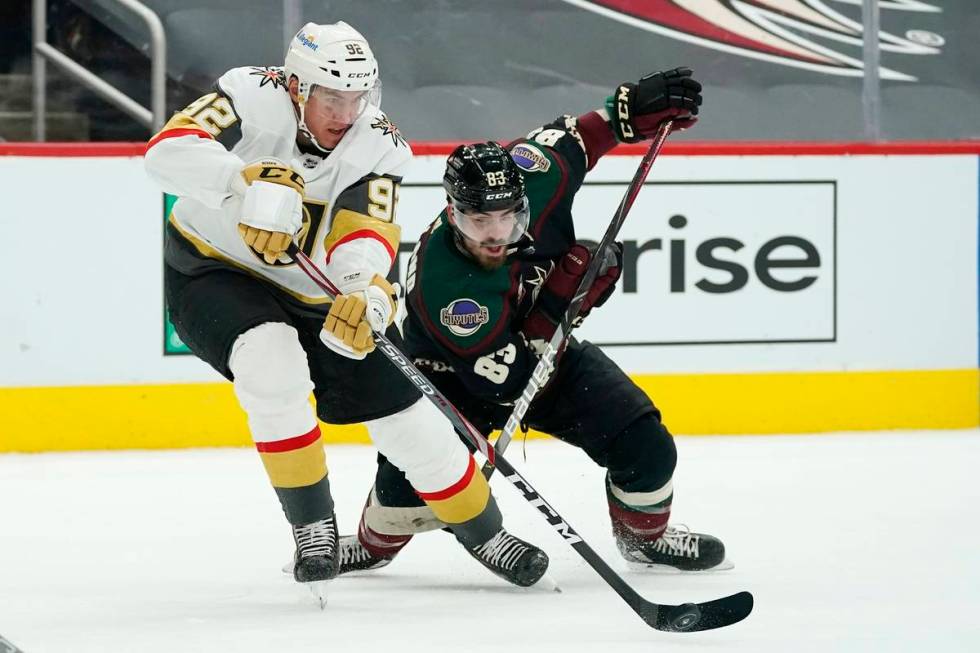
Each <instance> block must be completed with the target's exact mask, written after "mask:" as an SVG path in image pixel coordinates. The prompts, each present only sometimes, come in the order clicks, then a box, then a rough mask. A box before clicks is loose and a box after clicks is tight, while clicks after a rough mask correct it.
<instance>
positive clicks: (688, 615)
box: [633, 592, 754, 633]
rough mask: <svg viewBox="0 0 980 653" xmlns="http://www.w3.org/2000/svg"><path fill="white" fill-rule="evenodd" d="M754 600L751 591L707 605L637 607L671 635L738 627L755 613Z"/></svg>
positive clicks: (652, 623) (647, 603)
mask: <svg viewBox="0 0 980 653" xmlns="http://www.w3.org/2000/svg"><path fill="white" fill-rule="evenodd" d="M753 605H754V600H753V598H752V595H751V594H750V593H749V592H739V593H737V594H732V595H731V596H726V597H724V598H721V599H715V600H714V601H708V602H706V603H684V604H682V605H658V604H656V603H652V602H651V601H647V600H645V599H644V600H643V603H642V604H641V605H640V606H634V608H633V609H634V610H636V612H637V614H639V615H640V618H641V619H643V621H645V622H646V623H647V624H648V625H650V626H653V627H654V628H656V629H657V630H662V631H664V632H668V633H694V632H697V631H699V630H714V629H715V628H724V627H725V626H731V625H732V624H737V623H738V622H739V621H741V620H742V619H745V618H746V617H747V616H749V614H751V613H752V606H753Z"/></svg>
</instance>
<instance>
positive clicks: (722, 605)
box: [287, 243, 752, 632]
mask: <svg viewBox="0 0 980 653" xmlns="http://www.w3.org/2000/svg"><path fill="white" fill-rule="evenodd" d="M287 253H288V254H289V255H290V256H291V257H292V258H293V260H294V261H295V262H296V263H297V264H298V265H299V267H300V269H301V270H302V271H303V272H304V273H306V275H307V276H309V278H310V279H311V280H312V281H313V282H314V283H316V284H317V285H318V286H320V288H321V289H322V290H323V291H324V292H325V293H326V294H327V295H328V297H330V299H333V298H334V297H335V296H336V295H337V294H339V293H338V290H337V286H335V285H334V284H333V283H332V282H331V281H330V279H328V278H327V276H326V275H325V274H323V272H322V271H321V270H320V269H319V268H318V267H317V266H316V264H315V263H313V261H311V260H310V258H309V257H308V256H307V255H306V254H305V253H304V252H302V251H301V250H300V249H299V248H298V247H297V246H296V244H295V243H291V244H290V246H289V248H288V250H287ZM374 339H375V345H376V346H377V348H378V349H379V350H380V351H381V352H382V353H383V354H384V355H385V357H387V358H388V360H389V361H390V362H391V364H392V365H394V366H395V367H396V368H397V369H398V371H399V372H401V373H402V374H403V375H404V376H405V378H407V379H408V380H409V381H411V382H412V384H414V385H415V387H416V388H418V389H419V390H420V391H421V392H422V394H424V395H425V396H426V397H427V398H428V399H429V400H430V401H432V403H433V404H435V406H436V408H438V409H439V410H440V411H441V412H442V414H443V415H445V416H446V418H447V419H449V421H450V422H451V423H452V424H453V426H454V427H455V428H456V430H457V431H458V432H459V433H460V434H462V435H463V437H465V438H466V439H467V440H469V441H470V443H471V444H472V445H473V446H474V447H475V448H476V449H477V450H478V451H480V452H481V453H482V454H483V455H484V456H486V457H487V460H488V461H490V462H491V463H494V466H495V467H497V468H499V469H500V471H501V473H502V474H503V476H504V478H506V479H507V480H508V481H509V482H510V483H511V485H513V486H514V489H516V490H517V491H518V492H520V493H521V495H522V496H523V497H524V499H525V500H526V501H527V502H528V503H530V504H531V505H532V506H534V507H535V508H537V509H538V512H540V513H541V514H542V515H543V516H544V518H545V520H546V521H547V522H548V523H549V524H550V525H551V527H552V528H553V529H554V530H555V531H557V533H558V534H559V535H561V537H562V539H564V540H565V542H566V543H567V544H568V545H569V546H571V547H572V548H573V549H575V552H576V553H578V554H579V555H580V556H581V557H582V559H583V560H585V561H586V562H587V563H588V564H589V566H590V567H592V569H593V570H594V571H595V572H596V573H597V574H599V576H600V577H601V578H602V580H604V581H605V582H606V584H607V585H609V587H611V588H612V589H613V590H614V591H615V592H616V593H617V594H619V596H620V598H622V599H623V600H624V601H625V602H626V604H627V605H629V606H630V608H632V609H633V611H634V612H636V613H637V614H638V615H639V616H640V618H641V619H643V621H644V622H645V623H646V624H647V625H649V626H652V627H653V628H656V629H657V630H662V631H664V632H690V631H696V630H709V629H712V628H722V627H724V626H729V625H731V624H734V623H737V622H739V621H741V620H742V619H744V618H745V617H747V616H748V615H749V613H750V612H751V611H752V595H751V594H749V593H748V592H740V593H738V594H735V595H733V596H728V597H725V598H722V599H718V600H716V601H709V602H707V603H685V604H683V605H661V604H657V603H653V602H652V601H648V600H646V599H644V598H643V597H642V596H640V595H639V594H638V593H637V592H636V590H634V589H633V588H632V587H631V586H630V585H629V583H627V582H626V581H625V580H623V578H622V577H621V576H620V575H619V574H617V573H616V572H615V571H613V569H612V567H610V566H609V565H608V564H607V563H606V561H605V560H603V559H602V558H601V557H600V556H599V554H598V553H596V552H595V551H594V550H593V549H592V547H590V546H589V545H588V544H587V543H586V542H585V540H583V539H582V537H581V536H580V535H579V534H578V533H576V532H575V529H573V528H572V526H571V524H569V523H568V522H566V521H565V519H564V518H563V517H562V516H561V515H560V514H558V511H556V510H555V509H554V508H552V507H551V505H549V504H548V502H547V501H546V500H545V499H544V497H542V496H541V495H540V494H538V491H537V490H535V489H534V488H533V487H532V486H531V484H530V483H529V482H528V480H527V479H526V478H524V476H523V475H522V474H521V473H520V472H518V471H517V470H516V469H514V467H513V465H511V464H510V462H508V461H507V459H506V458H504V457H503V456H498V455H496V453H495V451H494V449H493V446H492V445H491V444H490V443H489V442H488V441H487V439H486V436H484V435H483V434H482V433H480V431H479V430H477V429H476V427H474V426H473V425H472V424H470V422H469V421H468V420H467V419H466V417H464V416H463V414H462V413H460V412H459V410H457V409H456V407H455V406H453V404H452V403H451V402H450V401H449V400H448V399H446V397H445V396H444V395H443V394H442V393H441V392H439V389H438V388H436V387H435V385H433V384H432V383H430V382H429V380H428V379H426V378H425V375H424V374H422V372H420V371H419V369H418V368H417V367H415V365H414V363H412V361H411V360H410V359H409V358H408V357H407V356H406V355H405V354H403V353H402V352H401V351H400V350H399V349H398V347H396V346H395V345H394V344H393V343H392V342H391V341H390V340H388V338H387V337H386V336H385V335H384V334H383V333H379V332H377V331H375V332H374Z"/></svg>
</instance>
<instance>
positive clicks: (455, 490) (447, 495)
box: [417, 456, 476, 501]
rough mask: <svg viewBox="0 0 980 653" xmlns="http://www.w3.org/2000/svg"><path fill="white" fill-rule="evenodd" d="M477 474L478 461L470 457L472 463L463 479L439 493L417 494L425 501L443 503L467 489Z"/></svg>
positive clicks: (467, 467)
mask: <svg viewBox="0 0 980 653" xmlns="http://www.w3.org/2000/svg"><path fill="white" fill-rule="evenodd" d="M475 473H476V461H475V460H473V456H470V463H469V465H467V466H466V471H465V472H464V473H463V478H461V479H459V480H458V481H456V482H455V483H453V484H452V485H450V486H449V487H447V488H446V489H445V490H439V491H438V492H417V494H418V495H419V497H420V498H421V499H423V500H425V501H442V500H444V499H451V498H452V497H454V496H456V495H457V494H459V493H460V492H462V491H463V490H465V489H466V486H467V485H469V484H470V481H472V480H473V474H475Z"/></svg>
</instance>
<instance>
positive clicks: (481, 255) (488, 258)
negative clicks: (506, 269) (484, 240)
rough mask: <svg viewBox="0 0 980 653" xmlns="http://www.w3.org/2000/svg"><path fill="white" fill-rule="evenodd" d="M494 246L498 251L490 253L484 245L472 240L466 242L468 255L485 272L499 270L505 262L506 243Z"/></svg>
mask: <svg viewBox="0 0 980 653" xmlns="http://www.w3.org/2000/svg"><path fill="white" fill-rule="evenodd" d="M495 248H499V251H498V252H494V253H491V252H490V251H489V250H488V249H487V248H486V247H485V246H482V245H476V244H474V243H473V242H472V241H470V242H468V243H467V249H468V250H469V252H470V255H471V256H472V257H473V258H474V259H476V262H477V263H478V264H479V265H480V267H481V268H483V269H484V270H486V271H487V272H493V271H494V270H499V269H500V268H501V267H503V265H504V263H506V262H507V245H503V244H501V245H496V246H495Z"/></svg>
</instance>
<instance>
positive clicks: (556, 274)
mask: <svg viewBox="0 0 980 653" xmlns="http://www.w3.org/2000/svg"><path fill="white" fill-rule="evenodd" d="M622 255H623V248H622V245H620V244H619V243H613V244H612V245H610V246H609V248H608V249H607V250H606V255H605V260H604V261H603V262H602V264H601V266H600V268H599V273H598V276H596V278H595V280H594V281H593V282H592V286H591V287H590V288H589V291H588V293H586V295H585V299H584V300H582V305H581V306H580V307H579V312H578V316H577V317H576V318H575V321H574V322H573V325H574V326H578V325H579V324H581V322H582V320H584V319H585V318H586V316H588V314H589V312H590V311H591V310H592V309H593V308H594V307H596V306H602V305H603V304H604V303H605V302H606V300H607V299H609V296H610V295H612V293H613V290H615V288H616V281H617V280H618V279H619V275H620V273H621V269H622ZM591 259H592V253H591V252H590V251H589V249H588V248H586V247H585V246H584V245H579V244H576V245H573V246H572V248H571V249H569V250H568V251H567V252H565V255H564V256H562V257H561V258H560V259H559V260H558V263H557V264H556V265H555V269H554V270H552V272H551V274H549V275H548V280H547V281H545V283H544V285H543V286H542V287H541V292H540V294H539V295H538V300H537V302H536V303H535V304H534V307H533V308H532V309H531V312H530V313H529V314H528V316H527V318H526V319H525V320H524V326H523V327H522V329H521V331H522V332H523V333H524V335H525V336H526V337H527V338H528V340H532V341H533V340H545V341H547V340H550V339H551V336H553V335H554V333H555V329H557V328H558V323H559V322H561V318H562V317H563V316H564V314H565V310H566V309H567V308H568V305H569V304H570V303H571V301H572V297H574V296H575V291H576V290H577V289H578V286H579V283H581V281H582V277H584V276H585V272H586V270H587V269H588V267H589V261H590V260H591Z"/></svg>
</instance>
